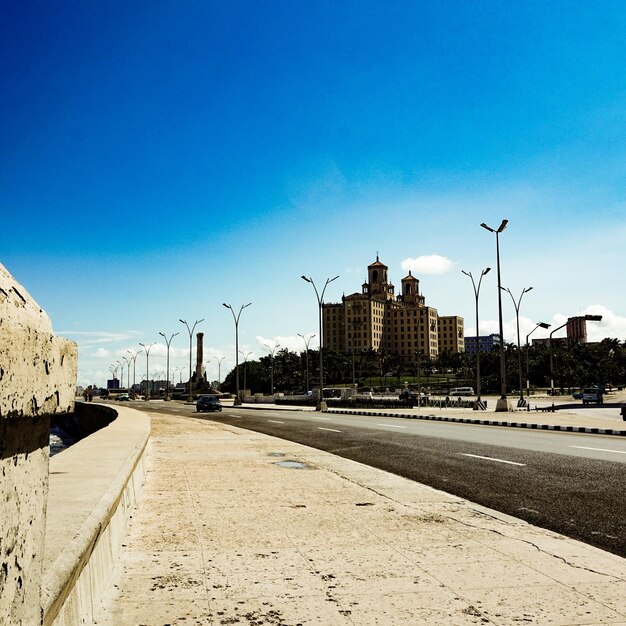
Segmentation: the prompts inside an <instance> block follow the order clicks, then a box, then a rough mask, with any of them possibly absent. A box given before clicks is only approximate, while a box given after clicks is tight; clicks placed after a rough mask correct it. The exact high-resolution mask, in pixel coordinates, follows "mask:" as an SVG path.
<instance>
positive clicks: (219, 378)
mask: <svg viewBox="0 0 626 626" xmlns="http://www.w3.org/2000/svg"><path fill="white" fill-rule="evenodd" d="M225 358H226V357H225V356H221V357H220V358H219V359H218V358H217V357H216V358H215V360H216V361H217V388H218V390H220V391H221V389H222V361H223V360H224V359H225Z"/></svg>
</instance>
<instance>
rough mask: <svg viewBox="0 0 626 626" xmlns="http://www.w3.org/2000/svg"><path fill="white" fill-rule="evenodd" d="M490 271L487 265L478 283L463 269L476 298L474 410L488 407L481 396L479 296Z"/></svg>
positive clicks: (483, 409)
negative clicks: (485, 277) (485, 276)
mask: <svg viewBox="0 0 626 626" xmlns="http://www.w3.org/2000/svg"><path fill="white" fill-rule="evenodd" d="M490 271H491V268H490V267H486V268H485V269H484V270H482V272H481V273H480V278H479V279H478V285H477V284H476V283H475V281H474V277H473V276H472V272H466V271H465V270H461V272H463V274H465V275H466V276H469V277H470V279H471V281H472V287H473V288H474V298H475V300H476V403H475V404H474V410H476V411H485V410H486V408H487V407H486V406H485V404H484V402H483V401H482V400H481V398H480V343H479V336H480V333H479V331H478V297H479V295H480V284H481V283H482V281H483V276H484V275H485V274H488V273H489V272H490Z"/></svg>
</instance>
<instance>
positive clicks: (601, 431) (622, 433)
mask: <svg viewBox="0 0 626 626" xmlns="http://www.w3.org/2000/svg"><path fill="white" fill-rule="evenodd" d="M327 412H328V413H339V414H342V415H377V416H379V417H400V418H403V419H417V420H429V421H435V422H456V423H458V424H476V425H478V426H508V427H510V428H530V429H531V430H556V431H561V432H567V433H585V434H588V435H612V436H615V437H626V430H615V429H613V428H592V427H590V426H553V425H550V424H535V423H532V422H531V423H525V422H503V421H497V420H476V419H471V418H469V417H443V416H441V415H408V414H405V413H367V412H365V411H351V410H346V409H333V410H332V411H327Z"/></svg>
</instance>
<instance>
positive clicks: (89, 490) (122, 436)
mask: <svg viewBox="0 0 626 626" xmlns="http://www.w3.org/2000/svg"><path fill="white" fill-rule="evenodd" d="M92 407H93V410H94V411H97V412H100V413H101V412H102V411H103V410H104V411H105V412H112V413H115V409H112V408H110V407H104V406H103V405H91V406H89V407H85V410H87V411H89V410H90V409H91V408H92ZM116 409H117V414H118V415H117V418H115V419H113V420H112V421H111V422H110V423H109V424H108V425H107V426H105V427H104V428H101V429H100V430H98V431H96V432H95V433H93V434H91V435H89V436H88V437H86V438H85V439H82V440H81V441H79V442H77V443H76V444H74V445H73V446H71V447H70V448H68V449H67V450H65V451H64V452H62V453H61V454H58V455H56V456H55V457H53V458H52V459H50V485H49V500H48V513H47V519H46V531H45V553H44V562H43V583H42V604H43V607H42V612H43V624H45V625H46V626H48V625H54V626H69V625H72V626H73V625H75V624H92V623H93V612H94V609H95V608H97V605H98V603H99V601H100V599H101V597H102V594H103V593H105V592H106V591H107V589H108V587H109V582H110V580H111V574H112V572H113V569H114V567H115V562H116V560H117V557H118V554H119V550H120V548H121V545H122V542H123V539H124V534H125V531H126V527H127V524H128V521H129V519H130V516H131V514H132V511H133V508H134V506H135V504H136V501H137V498H138V496H139V493H140V491H141V486H142V483H143V480H144V477H145V474H146V451H147V444H148V441H149V437H150V418H149V417H148V416H147V415H146V414H145V413H141V412H140V411H136V410H134V409H130V408H126V407H119V408H118V407H116Z"/></svg>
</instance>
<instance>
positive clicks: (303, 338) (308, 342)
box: [298, 333, 315, 395]
mask: <svg viewBox="0 0 626 626" xmlns="http://www.w3.org/2000/svg"><path fill="white" fill-rule="evenodd" d="M298 337H302V341H304V347H305V350H306V353H305V354H306V393H307V395H309V344H310V343H311V339H313V337H315V333H313V334H311V335H309V336H308V337H305V336H304V335H301V334H300V333H298Z"/></svg>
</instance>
